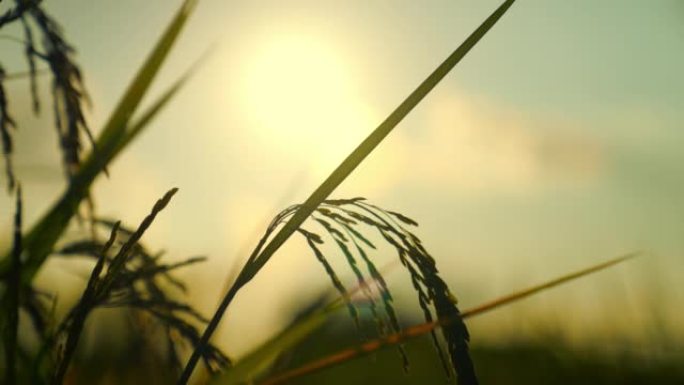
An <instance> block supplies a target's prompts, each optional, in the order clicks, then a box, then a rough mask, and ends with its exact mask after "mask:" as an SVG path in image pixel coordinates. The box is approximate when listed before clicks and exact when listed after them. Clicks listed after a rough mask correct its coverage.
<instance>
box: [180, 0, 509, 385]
mask: <svg viewBox="0 0 684 385" xmlns="http://www.w3.org/2000/svg"><path fill="white" fill-rule="evenodd" d="M514 1H515V0H507V1H505V2H504V3H503V4H502V5H501V6H499V8H498V9H497V10H496V11H494V13H492V15H491V16H489V17H488V18H487V19H486V20H485V21H484V22H483V23H482V24H481V25H480V26H479V27H478V28H477V29H476V30H475V31H474V32H473V33H472V34H471V35H470V36H469V37H468V38H467V39H466V40H465V41H464V42H463V44H461V45H460V46H459V47H458V48H457V49H456V50H455V51H454V52H453V53H452V54H451V55H449V57H447V59H446V60H445V61H444V62H442V64H440V65H439V66H438V67H437V69H435V70H434V71H433V72H432V73H431V74H430V75H429V76H428V77H427V78H426V79H425V80H424V81H423V82H422V83H421V84H420V85H419V86H418V88H416V89H415V90H414V91H413V92H412V93H411V94H410V95H409V96H408V97H407V98H406V99H405V100H404V101H403V102H402V103H401V104H400V105H399V106H398V107H397V108H396V109H395V110H394V111H393V112H392V113H391V114H390V115H389V116H388V117H387V118H386V119H385V120H384V121H383V122H382V123H381V124H380V125H379V126H378V127H377V128H376V129H375V130H374V131H373V132H372V133H371V134H370V135H369V136H368V137H367V138H366V139H365V140H363V141H362V142H361V143H360V144H359V145H358V147H356V149H355V150H354V151H352V152H351V153H350V154H349V155H348V156H347V158H345V159H344V160H343V161H342V163H341V164H340V165H339V166H338V167H337V168H336V169H335V170H334V171H333V172H332V174H330V176H328V178H327V179H326V180H325V181H324V182H323V183H322V184H321V185H320V186H319V187H318V188H317V189H316V190H315V191H314V192H313V193H312V194H311V195H310V196H309V198H308V199H307V200H306V201H305V202H304V203H303V204H302V205H301V206H299V208H298V209H297V210H296V212H294V213H293V214H292V218H291V219H290V220H288V221H287V223H286V224H285V225H284V226H283V227H282V228H281V229H280V230H279V231H278V233H276V234H275V236H274V237H273V239H271V241H270V242H268V244H265V245H263V244H260V245H258V246H257V248H256V249H255V251H254V252H253V253H252V255H251V256H250V258H249V259H248V261H247V263H246V264H245V266H244V267H243V269H242V270H241V272H240V274H239V275H238V277H237V279H236V281H235V283H234V284H233V285H232V286H231V288H230V289H229V290H228V292H227V293H226V295H225V296H224V297H223V300H222V301H221V303H220V304H219V306H218V308H217V310H216V312H215V313H214V316H213V317H212V319H211V321H210V322H209V324H208V325H207V328H206V330H205V332H204V333H203V335H202V339H201V340H200V346H199V347H198V348H196V349H195V352H193V354H192V355H191V356H190V359H189V360H188V362H187V364H186V366H185V369H184V370H183V373H182V374H181V377H180V378H179V380H178V382H177V384H178V385H185V384H187V382H188V380H189V379H190V375H191V374H192V372H193V370H194V368H195V366H196V365H197V362H198V360H199V357H200V352H201V350H202V349H203V347H202V346H203V345H206V344H207V343H208V342H209V340H210V338H211V336H212V335H213V333H214V331H215V330H216V328H217V327H218V324H219V322H220V320H221V318H222V317H223V314H224V313H225V311H226V309H227V308H228V306H229V305H230V303H231V302H232V301H233V298H234V297H235V295H236V294H237V293H238V292H239V291H240V289H241V288H242V287H243V286H244V285H246V284H247V283H248V282H249V281H251V279H252V278H254V276H255V275H256V274H257V273H258V272H259V271H260V270H261V268H262V267H263V266H264V265H265V264H266V263H267V262H268V261H269V260H270V258H271V257H272V256H273V254H275V252H276V251H277V250H278V249H279V248H280V247H281V246H282V245H283V244H284V243H285V241H287V240H288V239H289V238H290V236H291V235H292V234H293V233H294V232H295V231H297V229H298V228H299V227H300V226H301V225H302V224H303V223H304V221H305V220H306V219H307V218H308V217H309V215H311V214H312V213H313V212H314V211H315V210H316V208H317V207H318V206H319V205H320V204H321V203H323V201H324V200H325V199H327V198H328V196H329V195H330V194H331V193H332V192H333V191H334V190H335V189H336V188H337V187H338V186H339V185H340V184H341V183H342V182H343V181H344V180H345V179H346V178H347V177H348V176H349V175H350V174H351V173H352V172H353V171H354V170H355V169H356V167H358V166H359V165H360V164H361V162H362V161H363V160H364V159H365V158H366V157H367V156H368V155H369V154H370V153H371V152H372V151H373V150H374V149H375V148H376V147H377V146H378V145H379V144H380V143H381V142H382V141H383V140H384V139H385V137H386V136H387V135H389V133H390V132H392V130H393V129H394V128H395V127H396V126H397V125H398V124H399V123H400V122H401V121H402V120H403V119H404V117H406V115H408V114H409V113H410V112H411V111H412V110H413V108H415V107H416V106H417V105H418V104H419V103H420V102H421V101H422V100H423V98H425V96H427V94H428V93H430V91H432V89H433V88H434V87H435V86H436V85H437V84H438V83H439V82H440V81H441V80H442V79H443V78H444V77H445V76H446V75H447V74H448V73H449V72H450V71H451V69H453V68H454V67H455V66H456V64H458V62H460V60H461V59H462V58H463V57H464V56H465V55H466V54H467V53H468V52H469V51H470V50H471V49H472V48H473V47H474V46H475V45H476V44H477V42H478V41H479V40H480V39H481V38H482V37H483V36H484V35H485V34H486V33H487V32H488V31H489V30H490V29H491V28H492V27H493V26H494V24H496V22H497V21H498V20H499V19H500V18H501V16H503V15H504V13H506V11H507V10H508V8H509V7H510V6H511V5H512V4H513V3H514ZM466 375H468V374H466Z"/></svg>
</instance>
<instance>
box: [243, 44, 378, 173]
mask: <svg viewBox="0 0 684 385" xmlns="http://www.w3.org/2000/svg"><path fill="white" fill-rule="evenodd" d="M244 82H245V84H244V87H245V91H246V103H247V110H248V111H249V114H250V120H251V122H250V123H251V125H252V128H253V130H254V131H255V133H256V135H258V137H259V140H260V141H262V142H263V144H265V145H267V146H269V147H270V148H275V149H276V150H277V151H278V152H281V153H285V154H286V156H288V157H295V158H296V159H297V160H299V161H304V160H306V161H307V163H308V164H310V165H311V171H312V172H313V174H321V173H327V172H329V171H331V169H332V167H334V166H335V165H336V163H338V162H339V161H340V160H341V159H342V158H343V157H344V156H345V155H346V153H348V152H349V151H350V150H351V149H352V148H353V146H354V145H355V144H356V143H358V142H359V140H360V139H361V138H362V137H363V135H364V134H365V133H367V132H368V131H369V129H370V128H371V126H372V123H373V122H372V120H371V116H370V115H371V114H370V111H369V109H368V108H367V107H365V106H364V105H363V103H362V102H361V100H360V98H359V97H358V95H357V92H356V90H355V89H354V81H353V77H352V76H351V74H350V70H349V67H348V66H347V65H345V62H344V60H343V59H342V58H341V57H340V55H338V54H337V53H336V52H335V51H334V50H333V48H332V44H330V43H328V42H325V41H320V40H317V39H316V38H315V37H312V36H300V35H291V36H281V37H279V38H278V39H277V40H274V41H271V42H270V43H269V44H266V45H264V46H263V47H262V49H260V50H259V52H258V54H257V55H255V59H254V60H253V61H251V62H250V63H249V66H248V69H247V76H245V77H244ZM312 160H313V161H312Z"/></svg>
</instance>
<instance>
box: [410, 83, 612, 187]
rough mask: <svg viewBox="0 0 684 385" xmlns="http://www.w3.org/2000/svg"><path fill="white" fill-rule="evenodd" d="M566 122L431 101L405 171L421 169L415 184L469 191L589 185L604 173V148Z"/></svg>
mask: <svg viewBox="0 0 684 385" xmlns="http://www.w3.org/2000/svg"><path fill="white" fill-rule="evenodd" d="M568 124H569V122H565V121H560V120H551V119H547V120H539V119H532V118H531V117H530V116H528V115H525V114H524V113H521V112H518V111H514V110H512V109H510V108H507V107H506V106H505V105H500V104H495V103H492V102H490V101H488V100H486V99H483V98H478V97H477V96H473V95H465V94H458V93H451V94H448V95H446V96H443V97H441V98H438V99H437V100H431V102H430V103H429V107H428V112H427V115H426V119H425V127H424V130H423V131H424V133H422V134H420V135H419V137H418V138H409V139H408V140H411V141H412V143H411V144H410V145H406V146H404V148H406V149H410V151H411V152H413V153H415V155H412V154H405V157H404V161H405V162H406V164H405V167H410V168H411V169H413V170H420V172H416V173H412V174H413V175H416V177H417V178H419V180H420V183H424V184H428V185H435V186H440V187H441V188H448V189H458V190H463V191H471V192H479V191H482V190H492V189H494V190H524V189H535V188H543V187H545V186H549V185H551V184H558V183H575V184H577V183H587V182H590V181H592V180H594V179H595V178H597V177H598V176H599V175H600V174H601V173H602V172H603V170H604V168H605V162H604V155H603V150H602V148H601V145H600V143H599V142H598V141H597V140H595V139H594V138H592V137H589V136H586V135H582V134H580V133H578V132H577V130H575V131H571V130H569V129H568V127H567V126H568Z"/></svg>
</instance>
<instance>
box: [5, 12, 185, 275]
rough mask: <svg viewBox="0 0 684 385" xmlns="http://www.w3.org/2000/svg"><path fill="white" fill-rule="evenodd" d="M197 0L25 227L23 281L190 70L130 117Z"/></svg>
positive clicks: (171, 27)
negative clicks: (64, 182)
mask: <svg viewBox="0 0 684 385" xmlns="http://www.w3.org/2000/svg"><path fill="white" fill-rule="evenodd" d="M196 3H197V1H195V0H185V1H184V2H183V4H182V5H181V7H180V8H179V9H178V11H177V13H176V15H175V16H174V18H173V19H172V20H171V22H170V23H169V25H168V26H167V29H166V31H165V32H164V33H163V34H162V36H161V37H160V39H159V41H158V42H157V44H156V45H155V47H154V48H153V50H152V51H151V53H150V55H149V56H148V58H147V59H146V61H145V62H144V63H143V65H142V66H141V67H140V69H139V70H138V72H137V74H136V76H135V77H134V78H133V80H132V82H131V83H130V84H129V86H128V88H127V90H126V92H125V93H124V94H123V96H122V98H121V100H120V101H119V103H118V105H117V106H116V108H115V109H114V111H113V112H112V113H111V115H110V117H109V119H108V120H107V123H106V124H105V126H104V128H103V129H102V131H101V133H100V135H99V136H98V139H97V141H96V144H95V147H96V148H97V151H95V152H91V153H90V155H89V156H88V158H87V159H86V160H85V161H84V162H83V163H82V164H81V166H80V167H79V169H78V172H77V173H76V174H75V175H74V176H73V177H72V178H71V182H70V183H69V186H68V187H67V190H66V191H65V192H64V193H63V195H62V196H61V198H60V199H59V200H58V201H57V203H56V204H55V205H54V206H53V207H52V208H51V209H50V210H49V211H48V212H47V213H46V214H45V216H44V217H43V218H42V219H41V220H40V221H38V223H37V224H36V225H35V226H33V227H32V228H31V230H29V231H28V233H27V235H26V237H25V238H24V248H25V252H26V254H27V261H26V264H25V267H24V269H23V281H24V282H29V281H30V280H31V279H32V277H33V276H34V275H35V273H36V272H37V271H38V269H39V267H40V266H41V265H42V263H43V261H44V260H45V258H46V257H47V256H48V255H49V254H50V252H51V251H52V249H53V247H54V245H55V243H56V242H57V240H58V239H59V237H60V236H61V234H62V233H63V232H64V230H65V229H66V227H67V225H68V223H69V222H70V220H71V218H72V217H73V216H74V215H75V214H76V213H77V210H78V208H79V206H80V203H81V202H82V201H83V200H84V199H86V197H87V196H88V194H89V190H90V186H91V185H92V183H93V181H94V180H95V178H96V177H97V176H98V175H99V174H100V173H101V172H102V171H103V170H105V168H106V166H107V164H109V163H110V162H111V161H112V160H113V159H114V158H115V157H116V156H117V155H118V154H119V153H120V152H121V151H122V150H123V149H124V148H125V147H126V146H127V145H128V144H129V143H130V142H131V141H132V140H133V139H134V138H135V137H136V136H137V135H138V134H139V133H140V132H141V131H142V130H143V129H144V128H145V127H148V123H149V122H150V121H151V119H152V118H153V117H154V116H155V115H156V114H157V113H158V112H159V111H160V110H161V109H162V107H164V106H165V105H166V104H167V103H168V102H169V100H170V99H171V98H172V97H173V96H174V95H175V94H176V92H177V91H178V90H179V89H180V87H181V86H182V85H183V84H184V82H185V81H186V80H187V78H188V77H189V74H190V73H191V72H188V73H186V74H185V75H184V76H182V77H181V78H180V79H179V80H178V81H177V82H176V83H174V84H173V85H172V87H171V88H170V89H169V90H168V91H166V92H165V93H164V94H163V95H162V97H160V98H159V99H158V100H156V101H155V102H154V103H153V104H152V106H151V107H150V108H149V109H148V110H146V111H144V112H143V113H142V116H141V117H140V118H139V119H138V120H137V121H134V122H131V119H132V116H133V114H134V113H135V112H136V110H137V108H138V106H139V104H140V102H141V100H142V98H143V96H144V95H145V94H146V93H147V91H148V89H149V86H150V84H151V83H152V80H153V79H154V78H155V76H156V74H157V73H158V71H159V69H160V68H161V65H162V64H163V62H164V60H165V59H166V57H167V56H168V53H169V52H170V50H171V48H172V46H173V44H174V42H175V41H176V39H177V37H178V35H179V34H180V32H181V30H182V28H183V26H184V24H185V22H186V20H187V18H188V17H189V16H190V14H191V13H192V10H193V9H194V7H195V5H196ZM193 68H194V67H193ZM7 261H9V259H8V258H4V259H2V260H0V275H2V276H4V275H6V273H7V270H8V262H7Z"/></svg>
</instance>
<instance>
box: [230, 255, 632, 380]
mask: <svg viewBox="0 0 684 385" xmlns="http://www.w3.org/2000/svg"><path fill="white" fill-rule="evenodd" d="M640 254H641V253H638V252H636V253H630V254H626V255H624V256H621V257H618V258H614V259H611V260H609V261H606V262H603V263H600V264H597V265H594V266H591V267H589V268H586V269H582V270H579V271H577V272H574V273H570V274H566V275H563V276H561V277H558V278H556V279H552V280H550V281H547V282H544V283H542V284H539V285H536V286H532V287H530V288H527V289H524V290H520V291H518V292H515V293H512V294H509V295H506V296H503V297H501V298H497V299H495V300H493V301H490V302H487V303H484V304H482V305H479V306H476V307H474V308H471V309H468V310H465V311H464V312H463V313H461V317H460V318H461V319H466V318H470V317H474V316H476V315H480V314H483V313H486V312H488V311H491V310H494V309H496V308H498V307H501V306H504V305H509V304H511V303H513V302H515V301H519V300H521V299H524V298H527V297H529V296H531V295H534V294H537V293H539V292H542V291H544V290H547V289H550V288H553V287H555V286H558V285H561V284H563V283H567V282H569V281H573V280H575V279H577V278H581V277H583V276H586V275H589V274H592V273H596V272H598V271H601V270H604V269H607V268H608V267H611V266H614V265H617V264H619V263H622V262H625V261H627V260H629V259H632V258H634V257H636V256H638V255H640ZM453 321H456V319H448V318H443V319H440V320H438V321H432V322H426V323H422V324H418V325H414V326H411V327H408V328H406V329H404V330H402V331H401V332H400V333H395V334H392V335H390V336H387V337H384V338H378V339H376V340H373V341H369V342H367V343H364V344H362V345H360V346H357V347H352V348H348V349H344V350H341V351H339V352H337V353H335V354H331V355H329V356H326V357H323V358H321V359H318V360H315V361H312V362H310V363H308V364H305V365H302V366H300V367H298V368H294V369H291V370H288V371H285V372H283V373H280V374H277V375H275V376H273V377H270V378H268V379H266V380H265V381H263V382H260V383H259V385H277V384H283V383H285V382H287V381H290V380H292V379H294V378H298V377H301V376H304V375H307V374H311V373H314V372H318V371H320V370H323V369H325V368H328V367H331V366H335V365H339V364H341V363H343V362H346V361H349V360H352V359H355V358H359V357H362V356H365V355H367V354H369V353H372V352H374V351H377V350H379V349H382V348H384V347H388V346H393V345H396V344H399V343H402V342H404V341H406V340H408V339H411V338H415V337H420V336H423V335H425V334H428V333H431V332H432V331H433V330H435V329H437V328H439V327H442V326H445V325H447V324H449V323H451V322H453ZM221 384H223V383H221Z"/></svg>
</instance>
